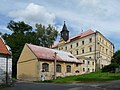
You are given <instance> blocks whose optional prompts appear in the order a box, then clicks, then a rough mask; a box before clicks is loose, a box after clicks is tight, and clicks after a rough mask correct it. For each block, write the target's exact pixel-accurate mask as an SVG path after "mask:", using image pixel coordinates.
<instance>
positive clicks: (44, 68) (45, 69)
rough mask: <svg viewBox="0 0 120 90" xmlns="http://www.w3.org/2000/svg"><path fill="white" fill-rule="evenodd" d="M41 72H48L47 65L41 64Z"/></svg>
mask: <svg viewBox="0 0 120 90" xmlns="http://www.w3.org/2000/svg"><path fill="white" fill-rule="evenodd" d="M42 71H43V72H48V71H49V64H47V63H43V64H42Z"/></svg>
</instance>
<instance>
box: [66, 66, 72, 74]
mask: <svg viewBox="0 0 120 90" xmlns="http://www.w3.org/2000/svg"><path fill="white" fill-rule="evenodd" d="M66 69H67V73H69V72H71V66H70V65H67V67H66Z"/></svg>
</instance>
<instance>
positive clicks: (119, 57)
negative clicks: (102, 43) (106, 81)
mask: <svg viewBox="0 0 120 90" xmlns="http://www.w3.org/2000/svg"><path fill="white" fill-rule="evenodd" d="M112 63H117V64H119V65H120V50H118V51H116V52H115V54H114V55H113V59H112Z"/></svg>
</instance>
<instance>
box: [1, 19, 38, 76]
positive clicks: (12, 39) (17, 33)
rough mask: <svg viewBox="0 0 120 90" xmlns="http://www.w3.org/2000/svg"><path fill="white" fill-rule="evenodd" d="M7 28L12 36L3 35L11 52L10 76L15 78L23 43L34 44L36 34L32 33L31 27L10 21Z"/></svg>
mask: <svg viewBox="0 0 120 90" xmlns="http://www.w3.org/2000/svg"><path fill="white" fill-rule="evenodd" d="M7 28H9V29H10V30H11V31H13V33H12V34H4V35H3V38H4V39H5V41H6V43H7V45H9V46H10V48H11V51H12V57H13V58H12V60H13V61H12V63H13V66H12V71H13V73H12V75H13V77H16V72H17V61H18V59H19V56H20V54H21V51H22V49H23V47H24V45H25V43H32V44H36V33H35V32H33V31H32V27H31V26H30V25H28V24H25V23H24V22H23V21H22V22H15V21H10V22H9V23H8V26H7Z"/></svg>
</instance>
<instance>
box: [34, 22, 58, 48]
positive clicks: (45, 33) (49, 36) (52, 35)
mask: <svg viewBox="0 0 120 90" xmlns="http://www.w3.org/2000/svg"><path fill="white" fill-rule="evenodd" d="M36 33H37V38H38V44H39V45H40V46H44V47H50V46H52V44H53V43H54V41H55V40H56V38H57V35H58V31H57V30H56V29H55V28H54V27H53V26H51V25H48V27H45V26H44V25H42V24H36Z"/></svg>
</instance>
